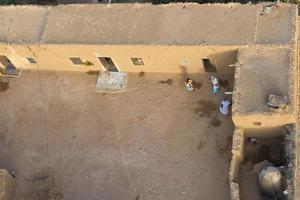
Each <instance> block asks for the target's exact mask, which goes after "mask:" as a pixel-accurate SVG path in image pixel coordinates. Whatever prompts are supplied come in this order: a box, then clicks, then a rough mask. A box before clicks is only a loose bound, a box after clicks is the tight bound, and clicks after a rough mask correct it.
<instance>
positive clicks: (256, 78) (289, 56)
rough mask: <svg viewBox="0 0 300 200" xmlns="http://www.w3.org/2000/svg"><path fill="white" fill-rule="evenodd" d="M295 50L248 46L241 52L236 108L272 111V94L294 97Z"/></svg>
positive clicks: (237, 75)
mask: <svg viewBox="0 0 300 200" xmlns="http://www.w3.org/2000/svg"><path fill="white" fill-rule="evenodd" d="M293 55H294V54H293V51H292V50H291V49H289V48H284V47H281V48H280V47H278V48H269V47H265V48H262V47H260V48H245V49H240V50H239V53H238V62H239V66H237V67H236V73H235V92H234V99H235V100H234V105H233V112H236V113H239V114H247V113H254V112H260V113H263V112H271V109H270V108H269V107H268V105H267V101H268V96H269V95H270V94H275V95H280V96H287V97H289V99H290V103H291V105H292V104H293V103H294V101H293V95H292V92H293V87H294V86H293V80H294V78H293V68H294V65H293ZM286 112H289V111H286Z"/></svg>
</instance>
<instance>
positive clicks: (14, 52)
mask: <svg viewBox="0 0 300 200" xmlns="http://www.w3.org/2000/svg"><path fill="white" fill-rule="evenodd" d="M236 50H237V47H222V46H215V47H214V46H211V47H202V46H141V45H135V46H127V45H109V46H100V45H40V46H39V45H32V46H26V45H0V55H1V54H2V55H6V56H8V57H9V59H10V60H11V61H12V62H13V63H14V64H15V65H16V67H20V68H25V69H36V68H40V69H45V70H59V71H89V70H99V69H101V70H102V69H103V67H102V65H101V64H100V63H99V61H98V59H97V57H101V56H102V57H106V56H107V57H112V59H113V61H114V62H115V64H116V66H117V67H118V68H119V70H120V71H129V72H141V71H145V72H171V73H185V71H187V73H199V72H200V73H201V72H204V69H203V66H202V59H203V58H209V59H211V60H212V62H213V63H214V64H215V65H216V67H217V69H218V70H219V72H229V73H233V72H234V69H233V67H228V65H230V64H234V63H235V61H236V54H237V51H236ZM72 56H73V57H76V56H78V57H80V58H81V59H82V60H83V61H87V60H88V61H91V62H92V63H94V64H95V66H94V67H87V66H74V65H73V64H72V63H71V62H70V60H69V57H72ZM26 57H33V58H34V59H35V60H36V61H37V62H38V64H30V63H28V61H27V60H26ZM131 57H138V58H142V59H143V61H144V63H145V65H144V66H136V65H133V63H132V62H131V60H130V58H131Z"/></svg>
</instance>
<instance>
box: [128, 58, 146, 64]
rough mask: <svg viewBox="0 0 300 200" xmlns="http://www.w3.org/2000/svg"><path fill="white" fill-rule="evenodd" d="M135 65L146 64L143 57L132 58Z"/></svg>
mask: <svg viewBox="0 0 300 200" xmlns="http://www.w3.org/2000/svg"><path fill="white" fill-rule="evenodd" d="M130 59H131V61H132V63H133V64H134V65H145V63H144V61H143V59H142V58H130Z"/></svg>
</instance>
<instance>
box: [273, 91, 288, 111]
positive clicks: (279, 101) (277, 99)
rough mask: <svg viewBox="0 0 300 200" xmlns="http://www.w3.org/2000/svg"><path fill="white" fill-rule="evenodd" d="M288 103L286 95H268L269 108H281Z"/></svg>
mask: <svg viewBox="0 0 300 200" xmlns="http://www.w3.org/2000/svg"><path fill="white" fill-rule="evenodd" d="M287 104H288V98H287V97H286V96H279V95H274V94H270V95H269V97H268V105H269V106H270V107H271V108H281V109H284V108H285V107H286V106H287Z"/></svg>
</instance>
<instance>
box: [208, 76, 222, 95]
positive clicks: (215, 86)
mask: <svg viewBox="0 0 300 200" xmlns="http://www.w3.org/2000/svg"><path fill="white" fill-rule="evenodd" d="M210 81H211V83H212V84H213V93H214V94H217V93H218V92H219V91H220V84H219V79H218V78H217V77H215V76H211V78H210Z"/></svg>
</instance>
